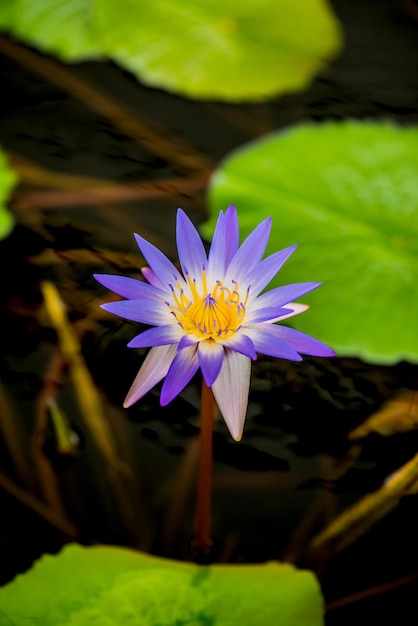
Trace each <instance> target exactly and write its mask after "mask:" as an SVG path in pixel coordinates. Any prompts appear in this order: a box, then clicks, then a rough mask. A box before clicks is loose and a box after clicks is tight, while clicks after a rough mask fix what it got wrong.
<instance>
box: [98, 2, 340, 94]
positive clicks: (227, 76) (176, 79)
mask: <svg viewBox="0 0 418 626" xmlns="http://www.w3.org/2000/svg"><path fill="white" fill-rule="evenodd" d="M95 6H96V20H97V21H96V23H97V25H98V26H99V28H100V32H101V34H102V37H103V44H104V49H105V50H106V52H107V53H108V54H109V55H110V56H112V57H113V58H114V59H116V60H117V61H118V62H119V63H121V64H122V65H124V66H125V67H127V68H128V69H129V70H130V71H132V72H133V73H134V74H136V75H137V76H138V77H139V78H140V79H141V80H142V81H144V82H145V83H148V84H150V85H153V86H156V87H162V88H164V89H169V90H172V91H175V92H178V93H181V94H184V95H186V96H190V97H193V98H205V99H222V100H229V101H240V100H264V99H266V98H268V97H271V96H273V95H277V94H280V93H283V92H288V91H295V90H301V89H304V88H305V87H306V86H307V85H308V84H309V83H310V81H311V80H312V79H313V77H314V76H315V75H316V74H317V72H318V71H319V70H320V68H321V67H322V66H323V64H324V61H325V60H326V59H329V58H331V57H333V56H334V55H335V54H336V53H337V51H338V50H339V48H340V46H341V35H340V29H339V25H338V22H337V19H336V18H335V16H334V15H333V14H332V12H331V10H330V8H329V6H328V4H327V3H326V2H325V1H323V0H305V2H303V3H298V2H294V0H261V1H260V0H257V2H256V1H254V0H251V1H247V2H242V1H241V0H229V1H228V2H224V0H203V1H202V0H200V1H199V2H195V1H194V2H186V3H179V2H178V1H177V0H166V1H165V2H137V0H120V1H119V2H117V3H115V2H113V0H102V1H101V2H97V3H96V5H95Z"/></svg>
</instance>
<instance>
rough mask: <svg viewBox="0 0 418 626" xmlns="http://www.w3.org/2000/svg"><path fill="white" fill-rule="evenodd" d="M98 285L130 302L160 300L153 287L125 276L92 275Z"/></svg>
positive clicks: (160, 293)
mask: <svg viewBox="0 0 418 626" xmlns="http://www.w3.org/2000/svg"><path fill="white" fill-rule="evenodd" d="M93 277H94V278H95V279H96V280H97V282H98V283H100V284H101V285H103V287H106V288H107V289H110V290H111V291H114V292H115V293H117V294H118V295H119V296H122V297H123V298H129V299H130V300H140V299H141V298H144V297H145V298H154V299H161V297H162V292H161V291H160V290H158V291H157V290H156V289H155V287H152V286H151V285H148V284H147V283H143V282H142V281H140V280H136V279H135V278H127V277H126V276H114V275H113V274H93Z"/></svg>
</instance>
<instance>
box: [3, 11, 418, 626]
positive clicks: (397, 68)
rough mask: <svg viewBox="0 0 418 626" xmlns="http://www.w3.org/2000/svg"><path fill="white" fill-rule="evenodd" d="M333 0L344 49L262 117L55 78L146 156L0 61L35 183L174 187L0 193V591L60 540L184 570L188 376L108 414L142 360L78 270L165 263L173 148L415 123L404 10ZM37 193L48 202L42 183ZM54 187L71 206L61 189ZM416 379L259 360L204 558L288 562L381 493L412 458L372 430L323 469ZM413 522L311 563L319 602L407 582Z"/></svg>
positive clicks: (399, 522) (350, 363) (92, 78)
mask: <svg viewBox="0 0 418 626" xmlns="http://www.w3.org/2000/svg"><path fill="white" fill-rule="evenodd" d="M333 5H334V8H335V10H336V12H337V14H338V16H339V18H340V20H341V21H342V24H343V27H344V31H345V37H346V47H345V50H344V51H343V52H342V54H341V55H340V56H339V58H338V59H336V60H335V61H334V62H333V63H332V64H331V65H330V66H329V67H327V68H326V70H325V71H324V72H323V74H322V75H321V76H319V77H318V78H317V79H316V80H315V82H314V83H313V84H312V86H311V88H310V89H308V90H307V91H305V92H304V93H302V94H296V95H289V96H285V97H283V98H279V99H277V100H275V101H272V102H270V103H268V104H263V105H241V106H238V105H237V106H232V105H224V104H213V103H197V102H192V101H187V100H184V99H182V98H179V97H176V96H173V95H169V94H166V93H164V92H162V91H158V90H153V89H148V88H145V87H143V86H141V85H139V84H138V83H137V82H136V81H135V80H133V78H132V77H130V76H129V75H128V74H126V73H124V72H122V71H121V70H120V69H118V68H117V67H116V66H114V65H112V64H105V63H85V64H81V65H78V66H75V67H73V68H71V72H72V73H73V74H75V75H76V76H78V77H80V78H81V79H82V80H83V81H85V82H87V83H89V82H93V83H94V84H95V85H96V86H98V87H99V88H101V89H104V90H105V91H106V92H108V93H109V94H110V95H111V96H114V95H115V94H117V98H118V100H119V101H120V102H122V103H123V104H124V105H128V106H129V107H131V109H132V110H133V111H136V112H138V113H139V115H140V116H144V117H145V118H146V119H147V120H148V123H149V125H150V126H151V127H152V128H154V130H155V136H156V137H157V139H156V141H155V144H158V145H153V144H152V143H151V144H149V143H148V144H147V145H144V143H141V142H139V141H137V140H135V139H133V138H131V137H129V136H127V135H126V133H124V132H122V131H121V130H120V129H118V128H117V127H115V125H114V124H112V123H111V122H110V121H109V120H106V119H104V118H103V117H101V116H100V115H98V114H97V113H95V112H94V111H92V110H91V109H90V108H89V107H87V106H85V105H84V104H82V103H80V102H79V101H78V100H77V98H76V97H74V96H73V95H70V94H68V93H67V92H65V91H63V90H61V89H60V88H58V87H57V86H55V84H54V81H52V82H51V81H48V80H47V79H46V78H44V77H41V76H40V75H39V74H37V73H36V72H33V71H30V70H29V69H28V68H27V67H26V66H25V65H24V64H23V65H22V64H21V63H17V62H16V61H13V60H12V59H11V58H10V57H8V56H3V57H1V78H2V86H3V88H2V97H1V101H0V107H1V113H2V114H1V119H0V141H1V144H2V146H3V148H4V149H5V150H6V151H7V152H9V153H10V154H11V155H12V156H13V159H14V160H15V162H18V163H19V167H20V168H23V165H24V164H26V165H28V164H31V165H36V166H38V167H41V168H44V170H47V171H48V172H55V173H66V174H71V175H74V176H77V175H78V176H85V177H92V178H94V179H97V181H98V182H97V181H96V185H98V186H100V185H101V184H102V183H103V181H104V180H107V181H112V182H114V183H117V184H119V185H131V184H136V183H141V182H148V181H152V182H155V181H160V180H165V179H176V181H179V180H180V181H181V182H180V184H179V186H178V187H176V192H169V191H164V193H160V194H159V195H158V197H151V196H150V194H148V195H147V196H146V197H141V196H138V197H137V198H135V199H134V200H132V201H130V202H120V201H117V200H116V201H105V200H103V201H100V202H98V203H95V204H93V203H85V204H83V202H82V200H81V201H80V195H76V196H74V198H75V201H74V203H73V204H71V203H69V204H68V203H65V202H64V204H62V203H63V196H59V199H58V200H57V201H56V204H55V205H54V203H53V202H52V203H51V204H45V197H44V198H40V197H39V196H34V195H33V193H32V192H35V191H37V192H39V191H40V190H42V186H41V185H40V184H37V183H39V172H38V173H37V174H36V176H35V179H31V178H30V176H29V175H28V174H26V177H25V178H24V182H22V184H21V186H20V187H19V189H18V191H17V193H16V195H15V196H14V198H13V206H14V209H15V211H16V214H17V219H18V226H17V227H16V229H15V231H14V232H13V234H12V235H11V236H10V237H9V238H8V239H7V240H5V241H4V242H2V243H1V244H0V254H1V259H2V267H3V270H2V299H1V302H2V303H1V309H0V312H1V320H2V324H1V326H0V333H1V345H2V350H1V357H0V377H1V381H2V385H3V387H4V390H5V391H4V393H3V395H5V398H4V401H3V402H2V406H1V410H2V413H3V415H8V416H9V417H6V418H5V419H6V423H8V424H9V425H10V423H11V422H12V423H13V424H14V425H15V435H14V438H13V436H12V441H14V445H15V450H14V453H11V451H10V445H6V443H5V442H6V441H7V438H6V437H4V441H3V442H1V443H0V459H2V460H1V463H0V469H1V475H2V476H4V477H5V478H6V479H7V480H6V482H4V484H2V485H1V489H0V506H1V511H2V516H1V522H0V551H1V554H2V559H1V563H0V574H1V581H2V582H5V581H7V580H9V579H10V578H11V577H13V576H14V575H15V574H16V572H18V571H23V570H25V569H26V568H27V567H29V566H30V564H31V562H32V561H33V560H34V559H35V558H37V557H38V556H39V555H40V554H42V553H44V552H54V551H57V550H58V549H59V548H60V546H61V545H63V543H65V542H67V541H69V540H78V541H81V542H85V543H87V544H91V543H95V542H104V543H114V544H119V545H128V546H132V547H136V548H140V549H142V550H147V551H150V552H153V553H156V554H164V555H167V556H171V557H175V558H190V557H191V550H190V538H191V535H192V528H193V476H194V471H193V469H192V471H191V474H190V475H191V478H190V480H188V479H187V460H190V463H191V465H192V467H193V457H194V451H195V438H196V435H197V433H198V406H199V385H200V381H199V380H198V379H196V380H195V381H193V384H191V385H190V386H189V387H188V388H187V389H186V390H185V391H184V393H182V394H181V396H180V397H179V398H178V399H176V400H175V401H174V402H173V403H171V404H170V405H169V406H168V407H165V408H161V407H160V406H159V399H158V388H157V389H155V390H154V391H152V392H151V393H150V394H148V395H147V397H146V398H144V399H143V400H142V401H141V402H139V403H138V404H137V405H135V406H134V407H132V409H130V410H128V411H125V410H123V409H121V404H122V401H123V398H124V396H125V394H126V392H127V389H128V388H129V386H130V384H131V381H132V379H133V378H134V376H135V374H136V371H137V370H138V367H139V365H140V363H141V361H142V359H143V354H142V353H141V352H140V351H130V350H128V349H126V343H127V342H128V341H129V340H130V339H131V338H132V336H133V335H134V334H137V332H138V329H137V327H136V326H135V325H134V324H128V323H123V322H122V321H120V320H117V319H114V318H111V317H110V316H109V317H107V316H105V315H101V314H100V313H99V309H98V305H99V303H100V301H101V299H102V298H104V297H106V296H105V294H104V291H103V290H102V289H101V288H99V286H98V285H97V284H95V282H94V280H93V279H92V277H91V275H92V273H93V272H95V271H98V272H114V273H117V272H120V273H122V274H123V273H125V274H127V275H135V273H136V272H137V271H138V267H139V265H140V258H139V256H138V261H136V260H135V257H133V256H131V255H135V254H137V251H136V249H135V245H134V241H133V238H132V232H133V231H140V232H141V234H143V235H144V236H146V237H148V238H150V239H152V240H153V241H154V242H155V243H157V244H158V245H160V247H161V248H162V249H163V250H164V251H165V252H166V254H168V255H169V256H171V257H172V258H173V259H174V258H175V247H174V219H175V210H176V208H177V206H182V207H183V208H184V209H185V210H186V211H187V212H188V213H189V215H190V216H191V217H192V219H194V221H195V222H196V223H198V222H200V221H203V220H204V218H205V186H204V185H200V186H199V185H198V186H197V187H193V186H190V185H189V184H188V182H187V181H190V179H191V177H192V174H190V173H185V171H184V160H183V159H182V158H179V157H178V154H179V153H182V151H183V147H182V145H181V142H185V143H186V144H187V145H188V146H189V147H190V149H191V151H192V154H193V153H195V154H196V155H197V156H196V170H199V168H200V167H201V163H206V164H210V163H212V164H213V165H216V163H218V162H219V160H220V159H221V158H222V157H223V156H224V155H226V154H228V153H229V152H230V150H231V149H233V148H235V147H237V146H239V145H241V144H242V143H244V142H246V141H248V140H249V139H251V138H253V137H256V136H258V135H260V134H263V133H265V132H269V131H271V130H274V129H277V128H281V127H285V126H289V125H292V124H295V123H297V122H300V121H304V120H327V119H345V118H347V117H351V118H357V119H380V118H384V119H387V118H389V119H392V120H396V121H397V122H399V123H400V124H412V123H416V122H417V120H418V108H417V103H418V73H417V67H418V46H417V35H418V23H417V22H416V21H415V20H414V18H413V15H414V10H413V9H414V6H415V5H414V2H413V1H412V0H411V2H410V3H409V4H408V3H407V2H406V1H405V2H404V3H401V2H399V3H396V2H395V1H389V0H386V1H382V0H374V1H373V0H364V1H360V0H357V1H356V0H335V2H333ZM408 6H409V7H411V9H410V12H408V11H407V10H406V9H405V7H408ZM415 10H416V9H415ZM176 137H178V138H180V143H179V141H178V140H177V139H176ZM158 138H163V139H164V140H167V141H168V143H169V144H170V145H171V147H172V153H171V156H170V155H165V156H164V155H163V154H162V151H161V148H160V146H159V141H158ZM176 155H177V156H176ZM25 160H26V161H25ZM194 175H196V172H195V173H194V174H193V176H194ZM184 181H186V184H184ZM68 185H69V182H68V180H67V181H66V183H65V185H64V186H66V188H67V189H68ZM45 186H46V188H47V189H48V188H49V189H51V188H55V189H58V190H60V189H61V190H62V189H63V184H62V183H59V182H57V181H56V179H54V182H52V179H51V178H49V179H48V177H47V182H46V183H45ZM72 189H73V191H76V192H78V194H80V187H79V186H78V184H77V181H75V182H74V184H73V186H72ZM45 251H46V252H47V256H45ZM42 280H49V281H52V282H53V283H54V284H55V285H57V287H58V289H59V293H60V295H61V297H62V299H63V300H64V302H65V303H66V306H67V310H68V315H69V319H70V321H71V323H72V324H73V326H74V328H75V329H76V330H77V332H78V334H79V336H80V341H81V347H82V352H83V355H84V358H85V363H86V364H87V367H88V369H89V371H90V373H91V375H92V377H93V380H94V382H95V385H96V387H97V389H98V390H99V391H100V393H101V396H102V400H103V406H104V411H105V415H106V419H107V420H108V421H109V423H110V425H111V428H112V430H113V435H114V440H115V441H116V442H117V446H118V451H119V453H120V456H122V457H123V458H124V459H125V460H126V462H127V463H128V465H129V466H130V468H131V473H130V474H129V475H125V474H124V473H120V472H118V471H109V470H108V468H107V465H106V463H105V462H104V461H103V458H102V456H101V455H100V451H99V449H98V447H97V445H96V443H95V441H94V439H93V437H92V435H91V433H90V431H89V429H88V427H87V426H86V423H85V419H84V417H85V416H84V415H83V411H82V410H81V409H80V406H79V403H78V401H77V397H76V394H75V388H74V384H73V383H72V382H71V378H70V375H69V371H68V368H67V367H66V365H65V362H64V363H62V362H60V361H59V355H58V363H57V364H55V366H54V359H56V358H57V335H56V332H55V330H54V329H53V327H52V326H51V323H50V321H49V319H48V316H47V315H46V312H45V310H44V308H43V306H42V294H41V291H40V281H42ZM51 377H52V385H53V389H54V393H55V396H56V399H57V402H58V404H59V408H60V410H62V411H63V412H64V413H65V415H66V416H67V418H68V420H69V421H70V423H71V427H72V429H73V431H74V433H75V437H76V440H77V441H78V444H77V445H76V446H75V448H74V451H73V454H67V455H64V454H59V453H58V452H57V444H56V440H55V437H54V434H53V429H52V427H51V417H49V418H48V421H47V429H46V431H45V430H44V431H42V432H41V433H40V434H39V436H36V437H34V435H33V433H34V430H35V428H36V425H37V424H38V425H39V405H40V398H42V394H43V392H44V391H45V389H46V388H49V387H48V385H50V384H51ZM54 377H55V378H54ZM416 384H417V372H416V367H414V366H412V365H411V364H408V363H401V364H399V365H397V366H394V367H390V368H389V367H388V368H386V367H377V366H374V365H372V364H365V363H362V362H361V361H357V360H355V359H339V358H336V359H334V360H332V361H326V360H316V359H306V360H305V361H304V362H303V363H301V364H291V363H285V362H279V361H273V360H270V359H267V358H263V359H259V361H257V363H256V364H255V366H254V369H253V379H252V388H251V396H250V406H249V412H248V418H247V424H246V429H245V433H244V438H243V440H242V442H241V443H239V444H237V443H235V442H233V441H232V440H231V438H230V437H229V435H228V433H227V431H226V428H225V426H224V424H223V422H221V421H220V422H218V423H217V425H216V429H215V435H214V456H215V472H214V514H213V529H214V539H215V544H214V558H215V559H220V560H224V561H233V562H237V561H238V562H259V561H265V560H269V559H277V558H284V557H289V556H292V557H293V558H294V560H296V562H298V563H301V564H303V563H306V562H307V559H308V557H309V554H308V552H307V546H308V542H309V539H310V538H311V537H312V536H313V535H314V534H315V533H316V532H318V531H319V530H320V529H321V528H322V527H323V526H324V524H325V521H326V517H327V515H329V516H331V517H333V516H335V515H336V514H337V513H339V512H341V511H342V510H344V509H345V508H346V507H347V506H349V505H350V504H352V503H354V502H356V501H357V500H358V499H359V498H360V497H361V496H362V495H364V494H366V493H368V492H370V491H373V490H375V489H377V488H379V486H380V485H381V484H382V482H383V481H384V480H385V478H386V477H387V476H388V475H390V474H391V473H392V472H393V471H395V470H396V469H397V468H399V467H400V466H401V465H403V464H404V463H406V462H407V461H408V460H409V459H410V458H412V457H413V456H414V454H415V453H416V450H417V447H418V436H417V433H415V432H409V433H405V434H396V435H394V436H392V437H388V438H385V437H382V436H379V435H372V436H371V437H369V438H368V439H367V441H366V442H365V443H364V444H363V446H362V448H361V450H360V453H359V456H358V458H356V459H354V460H353V462H352V463H351V465H349V466H347V469H346V471H345V472H343V473H342V475H341V478H340V479H339V480H334V479H333V478H332V477H333V476H334V474H333V473H332V470H333V468H335V467H339V466H340V464H341V463H343V462H344V459H346V458H347V454H349V452H350V445H349V443H348V441H347V434H348V433H349V432H350V431H351V430H352V429H353V428H355V427H356V426H357V425H358V424H359V423H361V422H362V421H363V420H364V419H365V418H366V417H368V416H369V415H370V414H372V413H373V412H374V411H376V410H377V409H378V408H379V407H380V406H381V405H382V403H383V402H385V401H386V400H387V399H388V398H390V397H392V396H393V394H394V393H395V392H396V390H398V389H400V388H406V389H415V388H416ZM54 385H55V386H54ZM37 420H38V421H37ZM3 429H4V426H3ZM19 459H20V461H19ZM181 476H183V478H181ZM330 477H331V478H330ZM10 485H12V486H13V485H15V486H16V485H17V487H18V489H17V490H16V489H15V490H14V489H13V488H12V487H11V486H10ZM48 489H49V490H52V492H54V493H55V492H57V493H58V494H59V496H58V500H57V498H55V499H54V497H53V495H52V496H51V493H50V492H48V493H49V496H47V495H46V492H45V490H46V491H48ZM54 490H55V491H54ZM324 493H325V494H326V498H325V502H326V506H325V505H324V509H323V511H322V512H321V514H320V515H318V517H317V518H313V519H312V522H311V523H310V525H308V530H307V533H306V535H304V536H303V537H302V538H299V539H298V538H297V536H295V532H296V531H297V529H299V528H300V526H299V525H300V523H301V521H302V520H304V519H306V516H308V515H309V511H310V510H311V507H312V505H313V503H314V502H316V501H317V499H318V498H320V497H323V494H324ZM48 497H49V498H50V499H49V500H48ZM31 498H32V499H31ZM33 498H36V501H35V500H33ZM39 501H41V502H45V501H46V502H49V503H50V505H49V507H50V508H51V506H52V504H51V503H55V505H54V506H55V511H56V512H58V513H59V515H58V517H59V519H61V520H62V519H64V520H66V521H67V522H68V523H67V525H65V524H64V526H62V525H60V524H59V523H57V521H56V518H53V519H50V518H48V516H47V515H46V514H45V511H44V510H43V509H41V510H39V509H38V508H37V506H36V502H39ZM181 503H182V504H181ZM52 508H53V506H52ZM416 526H417V508H416V496H410V497H407V498H404V499H403V500H402V501H401V503H400V505H399V507H398V508H397V509H395V510H394V511H392V512H391V513H390V514H389V515H388V516H387V517H385V518H384V519H383V520H381V521H380V522H379V523H378V524H376V525H375V526H374V527H373V529H372V530H371V531H370V532H368V533H367V534H365V535H364V536H362V537H361V538H360V539H359V540H358V541H357V542H356V543H354V544H353V545H352V546H351V547H349V548H348V549H346V550H345V551H343V552H341V553H339V554H330V555H329V557H330V558H329V559H324V558H322V559H321V560H320V562H309V566H310V567H315V568H317V569H318V572H319V574H320V577H321V583H322V585H323V590H324V593H325V597H326V600H327V601H328V602H332V601H333V600H335V599H338V598H342V597H344V596H348V595H349V594H352V593H355V592H357V591H359V590H362V589H367V588H370V587H374V586H377V585H381V584H383V583H386V582H389V581H393V580H396V579H402V578H403V577H405V576H408V575H409V574H412V573H414V572H416V571H418V567H417V557H418V549H417V539H416ZM323 556H324V555H323ZM416 591H417V580H416V579H415V581H412V582H407V583H405V584H403V585H401V586H399V587H398V588H396V589H392V590H386V591H385V592H384V593H378V594H377V595H376V596H375V597H373V598H372V599H369V600H363V601H358V602H354V603H352V604H350V605H348V606H346V607H344V608H342V609H338V610H337V609H335V610H333V611H330V612H329V613H328V616H327V621H328V623H329V624H338V625H340V624H346V623H347V624H349V623H350V624H351V623H352V622H353V620H356V621H357V622H361V623H366V619H367V620H368V623H369V621H370V619H368V618H366V615H367V614H368V615H370V614H372V615H373V623H374V622H376V623H377V622H378V621H382V620H384V618H386V622H389V620H391V621H392V622H393V623H396V624H409V623H415V622H413V621H411V619H410V618H409V614H410V610H411V606H412V602H413V600H414V599H415V598H414V596H415V593H416Z"/></svg>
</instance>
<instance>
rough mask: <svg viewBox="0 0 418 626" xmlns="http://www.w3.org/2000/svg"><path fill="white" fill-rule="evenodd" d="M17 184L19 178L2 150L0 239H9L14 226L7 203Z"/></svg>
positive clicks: (0, 153)
mask: <svg viewBox="0 0 418 626" xmlns="http://www.w3.org/2000/svg"><path fill="white" fill-rule="evenodd" d="M16 183H17V176H16V174H15V173H14V172H13V170H11V169H10V168H9V166H8V164H7V159H6V157H5V156H4V154H3V153H2V151H1V150H0V239H4V237H7V235H8V234H9V233H10V231H11V230H12V228H13V225H14V219H13V215H12V214H11V213H9V211H8V210H7V208H6V206H5V203H6V201H7V199H8V197H9V196H10V193H11V191H12V189H13V187H14V186H15V185H16Z"/></svg>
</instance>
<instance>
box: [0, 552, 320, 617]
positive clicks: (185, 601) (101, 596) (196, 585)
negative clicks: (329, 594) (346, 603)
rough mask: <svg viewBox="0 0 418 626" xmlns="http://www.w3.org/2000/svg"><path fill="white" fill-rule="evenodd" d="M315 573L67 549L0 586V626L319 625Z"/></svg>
mask: <svg viewBox="0 0 418 626" xmlns="http://www.w3.org/2000/svg"><path fill="white" fill-rule="evenodd" d="M322 615H323V602H322V598H321V594H320V590H319V585H318V582H317V580H316V578H315V576H314V575H313V574H312V573H311V572H309V571H300V570H297V569H295V568H294V567H293V566H291V565H281V564H279V563H268V564H266V565H249V566H246V565H242V566H235V565H220V566H216V565H214V566H210V567H202V566H197V565H193V564H190V563H181V562H176V561H168V560H165V559H159V558H156V557H151V556H148V555H145V554H141V553H139V552H133V551H131V550H126V549H123V548H114V547H104V546H100V547H96V546H95V547H91V548H85V547H82V546H79V545H75V544H74V545H69V546H66V547H65V548H64V549H63V550H62V552H61V553H60V554H58V555H57V556H49V555H48V556H43V557H42V558H41V559H40V561H38V562H37V563H36V564H35V565H34V566H33V568H32V569H31V570H29V572H27V573H26V574H23V575H19V576H17V577H16V578H15V580H14V581H12V582H11V583H9V584H8V585H6V586H5V587H3V588H2V589H0V626H6V624H11V623H12V624H14V626H23V625H24V624H25V625H26V624H28V623H29V621H30V622H31V623H33V622H37V623H42V625H43V626H93V625H94V624H100V626H119V625H120V624H123V625H124V626H130V625H131V624H132V626H134V625H137V624H142V625H143V626H155V624H160V625H161V626H165V625H167V626H172V625H173V624H195V625H196V626H199V625H201V626H209V625H213V626H215V625H219V626H232V625H235V624H237V623H239V624H242V626H245V625H247V624H248V626H250V625H253V624H257V625H260V626H264V625H265V626H270V625H271V624H272V623H274V624H277V626H294V624H298V626H321V625H322V624H323V617H322Z"/></svg>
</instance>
